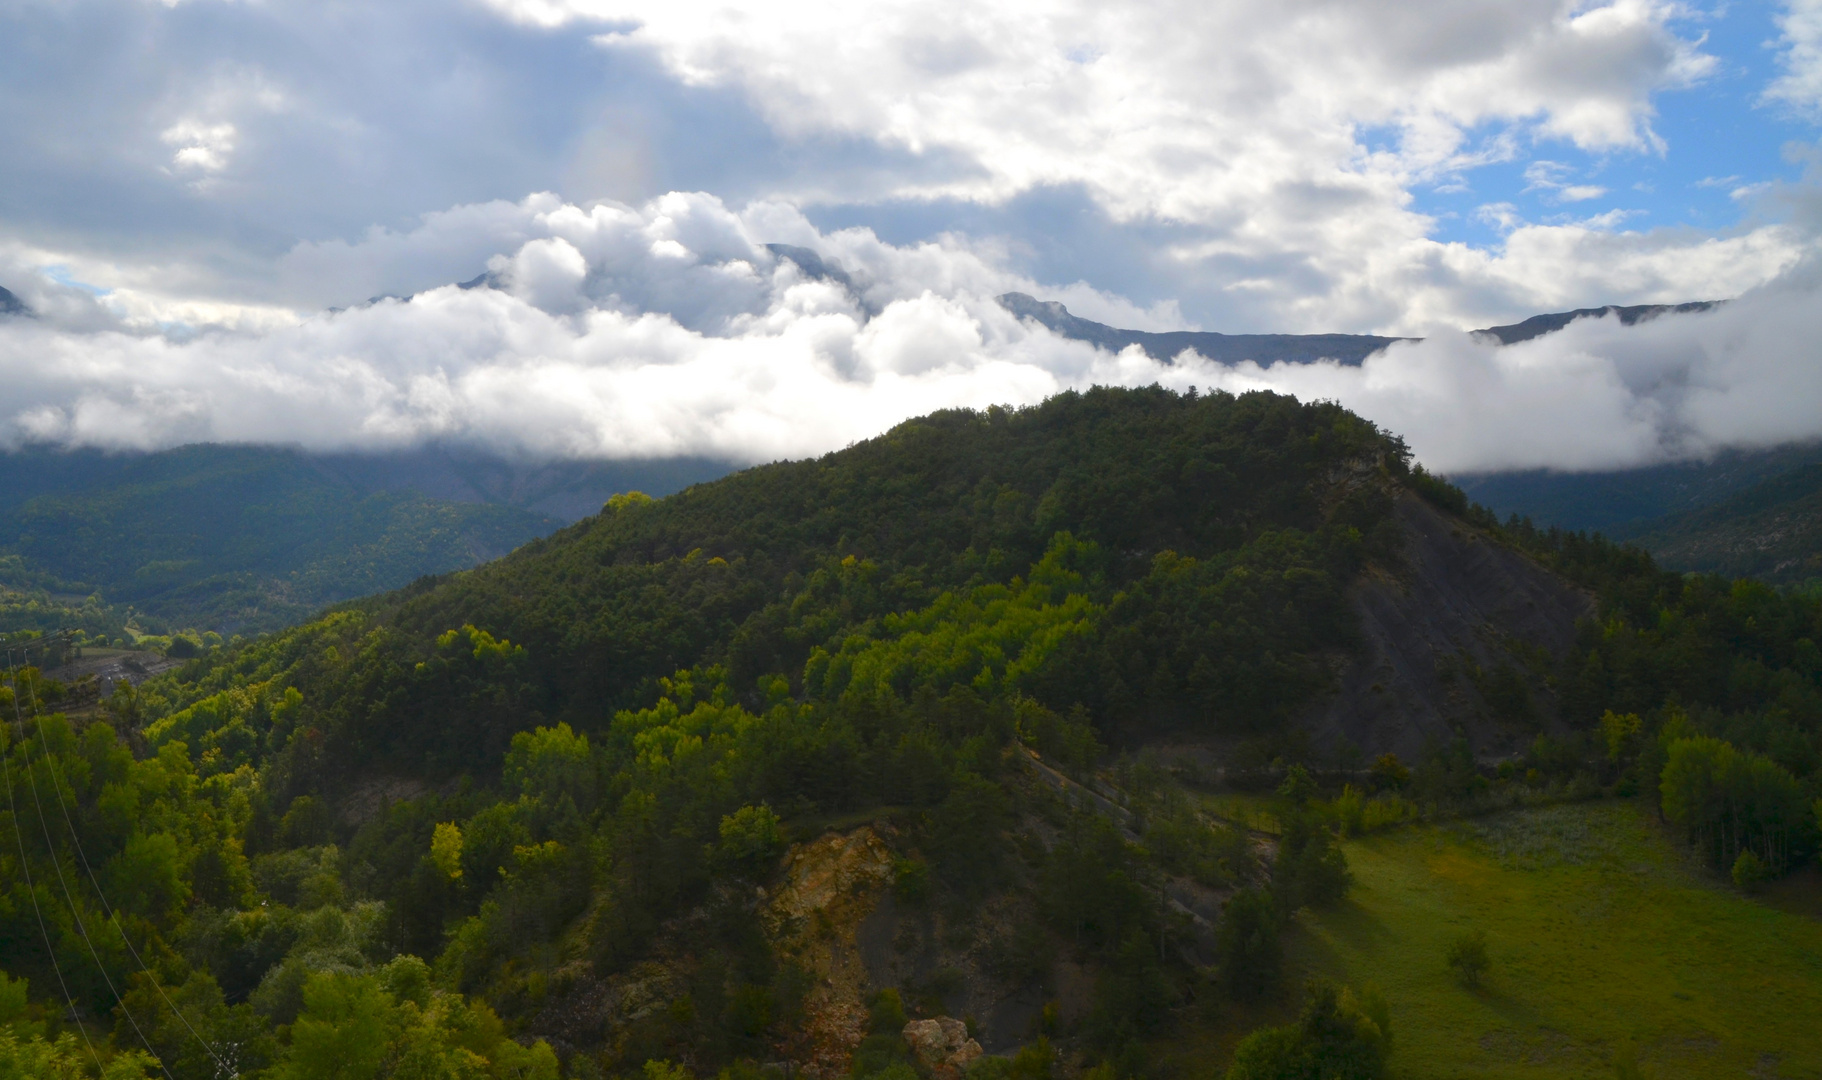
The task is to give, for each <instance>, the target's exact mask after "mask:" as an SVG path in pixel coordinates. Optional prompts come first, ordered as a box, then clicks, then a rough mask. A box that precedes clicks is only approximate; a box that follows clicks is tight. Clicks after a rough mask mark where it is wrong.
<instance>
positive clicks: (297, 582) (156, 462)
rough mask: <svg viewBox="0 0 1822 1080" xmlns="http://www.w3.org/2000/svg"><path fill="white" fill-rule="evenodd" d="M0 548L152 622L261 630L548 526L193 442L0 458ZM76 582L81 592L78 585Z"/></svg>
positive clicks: (293, 460)
mask: <svg viewBox="0 0 1822 1080" xmlns="http://www.w3.org/2000/svg"><path fill="white" fill-rule="evenodd" d="M0 464H3V465H4V467H5V469H6V472H7V475H8V477H9V479H13V478H16V482H15V483H12V484H9V485H8V488H9V491H8V495H10V496H11V497H10V498H9V499H7V500H6V501H4V502H0V553H11V554H16V555H18V556H20V557H22V558H23V560H24V561H23V563H22V564H20V565H19V567H17V568H18V569H19V571H20V573H19V574H15V575H14V576H15V577H18V576H22V575H24V574H28V573H34V572H35V573H36V574H37V575H39V576H40V577H41V578H45V579H46V580H49V579H61V582H60V583H58V585H57V588H60V589H63V590H74V591H77V592H81V593H86V592H88V591H90V590H97V591H99V592H100V593H101V595H102V597H103V599H104V600H106V601H108V602H110V603H113V604H131V605H133V606H135V607H136V608H137V609H139V610H140V611H142V612H145V613H146V614H148V615H149V616H151V617H152V618H153V619H155V620H157V621H161V622H165V623H169V624H173V625H177V626H195V627H197V628H199V629H216V630H221V631H224V632H235V631H243V632H244V631H256V630H271V629H277V628H278V627H281V626H284V625H288V624H290V623H293V622H296V621H297V620H299V619H301V618H304V617H306V616H308V615H310V614H311V613H313V612H315V611H317V610H319V609H321V608H322V607H323V606H325V605H327V604H331V603H334V602H337V601H340V600H345V599H349V598H351V597H355V596H362V595H366V594H369V593H372V592H375V591H377V590H383V589H389V588H397V587H398V586H400V585H403V584H405V583H406V582H409V581H411V580H413V579H414V578H417V577H420V576H423V575H426V574H440V573H445V572H447V571H450V570H457V569H462V568H465V567H469V566H473V565H475V564H476V563H479V562H483V561H486V560H488V559H491V558H495V557H497V556H499V555H503V554H505V553H506V552H508V551H510V550H512V549H513V548H515V547H518V546H519V545H520V544H523V543H524V542H525V541H527V540H530V539H533V538H534V537H538V536H542V535H544V534H546V533H548V532H550V531H551V530H552V529H554V528H556V527H557V526H558V525H559V524H560V523H559V522H558V521H557V520H555V519H553V518H551V517H547V516H544V515H541V514H535V513H531V512H529V511H526V510H521V509H518V508H515V507H510V506H497V505H488V504H484V503H458V502H451V501H448V500H443V499H433V498H429V497H426V496H424V495H421V494H417V493H414V492H396V491H371V490H367V489H364V488H362V487H360V486H357V485H355V484H353V483H351V482H350V481H349V480H348V479H347V478H346V477H344V476H342V475H339V474H338V473H337V472H336V471H335V470H334V469H332V468H330V467H327V466H326V465H325V464H323V463H322V462H320V461H317V460H314V459H312V458H311V457H309V456H308V455H305V454H303V453H300V452H298V451H294V450H283V449H272V448H262V447H231V446H212V445H203V446H190V447H184V448H181V449H178V450H170V451H165V452H162V453H157V454H140V455H127V456H111V455H106V454H99V453H93V452H81V453H76V454H65V453H61V452H58V451H49V450H26V451H19V452H14V453H11V454H7V455H4V457H0ZM78 586H79V587H78Z"/></svg>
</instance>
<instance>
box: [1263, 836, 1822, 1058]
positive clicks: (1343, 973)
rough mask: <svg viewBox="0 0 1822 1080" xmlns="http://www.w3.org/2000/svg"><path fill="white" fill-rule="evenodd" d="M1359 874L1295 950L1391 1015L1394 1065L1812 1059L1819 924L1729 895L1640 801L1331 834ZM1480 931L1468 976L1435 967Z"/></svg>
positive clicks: (1313, 916) (1818, 1000) (1820, 1053)
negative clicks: (1379, 992)
mask: <svg viewBox="0 0 1822 1080" xmlns="http://www.w3.org/2000/svg"><path fill="white" fill-rule="evenodd" d="M1345 850H1346V853H1347V859H1348V865H1349V867H1350V868H1351V869H1352V871H1353V874H1354V888H1353V891H1352V892H1351V893H1350V894H1349V899H1348V902H1347V903H1345V904H1342V905H1340V906H1339V907H1337V908H1334V909H1331V910H1328V911H1320V912H1308V913H1305V914H1304V915H1303V916H1300V918H1299V924H1300V926H1301V927H1302V930H1301V931H1300V932H1297V933H1294V934H1293V935H1292V937H1291V938H1290V939H1288V941H1289V944H1290V951H1291V957H1292V960H1293V962H1294V963H1295V964H1298V965H1300V966H1302V967H1304V968H1305V969H1306V970H1311V971H1315V972H1318V973H1321V974H1324V975H1328V976H1330V977H1333V978H1335V979H1337V980H1339V981H1343V982H1353V983H1355V984H1360V983H1363V982H1366V981H1369V980H1370V981H1372V982H1376V983H1378V984H1379V985H1380V986H1381V987H1382V988H1383V990H1384V992H1385V996H1386V998H1387V1000H1388V1001H1389V1002H1391V1007H1392V1020H1393V1023H1394V1025H1395V1026H1396V1028H1397V1031H1398V1042H1397V1047H1396V1049H1395V1051H1394V1053H1393V1056H1392V1069H1393V1073H1394V1074H1395V1075H1399V1076H1411V1077H1419V1076H1423V1077H1428V1076H1478V1077H1527V1078H1539V1080H1542V1078H1548V1077H1558V1076H1560V1077H1585V1076H1601V1075H1612V1070H1613V1068H1614V1066H1615V1063H1616V1061H1618V1060H1619V1058H1620V1057H1624V1056H1625V1054H1626V1053H1633V1052H1634V1051H1632V1050H1625V1047H1626V1046H1628V1045H1631V1046H1634V1047H1636V1060H1637V1063H1638V1066H1639V1069H1640V1072H1641V1073H1642V1074H1643V1075H1645V1076H1652V1077H1659V1078H1663V1080H1671V1078H1674V1077H1691V1078H1693V1077H1714V1076H1746V1075H1750V1074H1752V1072H1753V1070H1754V1069H1759V1068H1763V1067H1765V1065H1764V1063H1765V1062H1775V1064H1774V1065H1772V1066H1771V1068H1772V1070H1773V1072H1771V1073H1767V1075H1782V1076H1801V1075H1810V1074H1814V1073H1815V1072H1816V1071H1817V1070H1818V1069H1822V1028H1818V1025H1817V1024H1816V1022H1815V1018H1816V1017H1817V1016H1819V1015H1822V961H1819V960H1818V958H1819V957H1822V923H1817V922H1815V921H1813V920H1810V919H1806V918H1803V917H1801V916H1796V915H1790V914H1786V913H1784V912H1781V911H1777V910H1773V909H1771V908H1768V907H1765V906H1763V905H1761V904H1759V903H1758V902H1756V901H1754V900H1751V899H1749V898H1746V897H1743V896H1741V895H1740V894H1738V893H1737V892H1734V891H1733V890H1732V889H1729V888H1727V887H1725V886H1724V885H1722V884H1720V883H1718V882H1715V881H1714V880H1712V879H1711V878H1709V877H1708V876H1706V875H1705V874H1703V873H1702V872H1701V871H1700V870H1699V869H1697V868H1694V867H1691V866H1690V865H1689V864H1688V862H1687V861H1686V858H1685V856H1684V854H1683V849H1682V847H1681V845H1680V843H1679V842H1678V840H1677V838H1676V837H1674V836H1672V835H1668V834H1667V833H1666V832H1665V831H1664V830H1662V829H1661V827H1660V826H1658V825H1657V823H1656V822H1655V821H1654V820H1653V816H1652V815H1651V813H1650V812H1649V810H1647V809H1646V808H1645V807H1644V806H1641V805H1636V804H1633V803H1596V804H1581V805H1575V806H1558V807H1552V808H1547V809H1537V810H1520V811H1514V812H1511V813H1508V814H1503V815H1499V816H1497V817H1494V818H1489V819H1482V820H1479V821H1475V822H1470V823H1466V824H1461V825H1455V826H1419V827H1414V828H1410V829H1403V830H1396V831H1393V832H1390V833H1386V834H1383V835H1380V836H1374V837H1369V838H1366V839H1362V840H1357V841H1353V842H1350V843H1348V844H1346V845H1345ZM1476 928H1478V929H1484V930H1485V931H1486V933H1487V942H1488V951H1489V954H1490V959H1491V967H1490V968H1489V970H1488V972H1487V974H1486V976H1485V979H1484V981H1483V983H1482V984H1481V986H1480V988H1479V989H1477V990H1469V989H1466V988H1464V987H1463V986H1461V985H1460V984H1459V983H1458V982H1457V981H1456V979H1455V978H1454V976H1453V975H1452V973H1451V972H1450V971H1449V969H1448V967H1447V965H1446V963H1445V958H1446V953H1447V950H1448V946H1449V943H1450V942H1451V941H1452V940H1454V939H1455V938H1457V937H1459V936H1461V935H1462V934H1463V933H1464V932H1467V931H1470V930H1473V929H1476Z"/></svg>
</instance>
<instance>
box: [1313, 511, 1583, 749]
mask: <svg viewBox="0 0 1822 1080" xmlns="http://www.w3.org/2000/svg"><path fill="white" fill-rule="evenodd" d="M1397 516H1398V522H1399V524H1400V525H1401V526H1402V529H1403V532H1404V534H1405V550H1404V566H1403V567H1402V568H1401V569H1400V570H1399V571H1398V572H1396V573H1393V574H1376V575H1369V576H1368V577H1367V578H1365V579H1364V580H1363V581H1361V582H1360V583H1358V584H1357V585H1356V586H1355V587H1354V595H1353V603H1354V605H1355V609H1356V611H1357V612H1358V613H1359V616H1360V625H1361V631H1362V634H1363V636H1364V638H1365V641H1364V648H1363V649H1362V650H1361V651H1360V652H1359V653H1358V654H1357V655H1356V657H1355V658H1354V659H1352V660H1351V661H1350V662H1349V663H1348V664H1347V666H1346V667H1345V668H1344V669H1343V670H1342V671H1341V672H1340V673H1339V682H1340V692H1339V693H1337V694H1336V695H1334V696H1333V697H1332V698H1331V699H1329V700H1328V701H1327V702H1325V703H1324V704H1323V705H1321V706H1319V707H1318V709H1317V710H1316V712H1315V713H1314V714H1313V715H1312V716H1311V717H1309V719H1308V720H1307V730H1308V731H1309V734H1310V737H1311V740H1312V742H1313V743H1314V744H1315V745H1317V746H1323V747H1340V746H1343V745H1348V744H1351V745H1352V746H1354V747H1356V748H1358V749H1359V750H1360V751H1362V752H1363V753H1364V754H1365V755H1367V756H1368V757H1369V759H1370V757H1371V756H1373V755H1377V754H1381V753H1385V752H1388V751H1390V752H1392V753H1396V754H1397V755H1398V756H1399V757H1401V758H1404V759H1405V760H1407V761H1410V760H1415V759H1417V758H1420V757H1421V756H1422V755H1423V754H1424V752H1425V751H1426V750H1427V749H1429V748H1430V747H1433V746H1444V745H1447V744H1449V743H1451V742H1453V741H1454V740H1455V739H1457V738H1466V739H1467V740H1468V744H1469V746H1470V747H1471V748H1472V750H1473V751H1474V753H1475V754H1476V756H1478V757H1481V758H1483V759H1485V758H1497V757H1504V756H1506V755H1509V754H1512V753H1515V752H1518V751H1520V750H1522V749H1523V748H1524V747H1525V746H1527V745H1528V744H1529V743H1530V742H1531V740H1533V739H1535V738H1536V737H1537V735H1538V734H1539V733H1540V732H1546V731H1548V732H1561V731H1562V730H1565V729H1564V725H1563V721H1562V719H1561V717H1560V715H1559V714H1558V710H1557V707H1556V701H1555V698H1554V696H1553V694H1552V693H1551V691H1550V689H1549V687H1548V686H1547V685H1546V683H1545V680H1544V677H1543V676H1544V672H1545V671H1546V670H1547V669H1548V668H1549V667H1550V666H1552V665H1553V663H1554V662H1555V660H1557V659H1559V658H1560V657H1561V656H1562V655H1563V654H1564V653H1565V652H1566V651H1567V650H1568V649H1569V647H1570V646H1571V645H1572V644H1573V643H1574V640H1575V626H1576V622H1577V620H1579V619H1582V618H1584V617H1586V616H1589V615H1592V614H1593V613H1594V599H1593V597H1591V596H1589V595H1588V594H1587V593H1584V592H1582V591H1581V590H1579V589H1577V588H1575V587H1573V586H1571V585H1570V584H1569V583H1567V582H1566V581H1564V580H1562V579H1561V578H1559V577H1557V576H1556V575H1555V574H1553V573H1551V572H1550V571H1549V570H1547V569H1545V568H1544V567H1542V566H1540V565H1538V564H1537V563H1535V562H1533V561H1532V560H1531V559H1529V558H1527V557H1526V556H1524V555H1522V554H1520V553H1519V552H1517V551H1514V550H1512V549H1511V548H1508V547H1506V546H1504V545H1503V544H1500V543H1499V542H1497V541H1495V540H1493V539H1490V538H1489V537H1487V536H1486V535H1484V534H1482V533H1480V532H1479V531H1477V530H1475V529H1474V528H1472V527H1471V526H1469V525H1467V524H1465V523H1463V522H1461V521H1458V520H1456V519H1454V518H1451V517H1449V516H1447V515H1445V514H1443V513H1441V512H1440V511H1438V510H1436V509H1435V508H1434V507H1432V506H1430V505H1429V504H1428V503H1426V502H1424V501H1423V500H1422V499H1420V498H1418V497H1417V496H1415V495H1412V494H1410V493H1408V492H1404V493H1401V494H1400V495H1399V498H1398V504H1397Z"/></svg>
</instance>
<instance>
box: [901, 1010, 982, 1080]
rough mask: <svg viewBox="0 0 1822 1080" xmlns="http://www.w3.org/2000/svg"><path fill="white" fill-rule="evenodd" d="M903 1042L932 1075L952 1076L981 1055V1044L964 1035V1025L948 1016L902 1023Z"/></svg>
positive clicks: (956, 1074)
mask: <svg viewBox="0 0 1822 1080" xmlns="http://www.w3.org/2000/svg"><path fill="white" fill-rule="evenodd" d="M904 1034H905V1042H906V1043H907V1044H909V1045H910V1047H911V1052H912V1053H913V1054H916V1055H917V1060H918V1061H920V1062H922V1063H923V1065H924V1067H925V1068H927V1069H929V1070H930V1073H931V1075H932V1076H937V1077H956V1076H960V1075H961V1073H962V1070H964V1069H966V1068H967V1067H968V1065H969V1063H970V1062H972V1061H974V1059H975V1058H978V1057H980V1056H981V1044H980V1043H978V1042H975V1041H974V1040H973V1039H972V1038H969V1036H968V1025H966V1024H964V1023H962V1022H961V1021H960V1020H957V1019H955V1018H954V1017H952V1016H938V1017H936V1018H935V1019H932V1020H913V1021H911V1022H910V1023H909V1024H906V1025H905V1033H904Z"/></svg>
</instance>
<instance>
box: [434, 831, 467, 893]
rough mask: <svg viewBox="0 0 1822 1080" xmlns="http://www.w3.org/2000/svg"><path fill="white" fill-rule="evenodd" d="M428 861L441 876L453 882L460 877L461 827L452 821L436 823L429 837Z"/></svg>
mask: <svg viewBox="0 0 1822 1080" xmlns="http://www.w3.org/2000/svg"><path fill="white" fill-rule="evenodd" d="M430 861H431V862H433V863H436V865H437V869H438V870H441V871H442V872H443V876H444V877H447V878H448V879H449V880H451V881H454V880H455V879H456V878H459V877H461V876H462V827H461V826H460V825H457V824H456V823H455V822H453V821H443V822H438V823H437V827H436V830H435V831H434V832H432V833H431V836H430Z"/></svg>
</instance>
